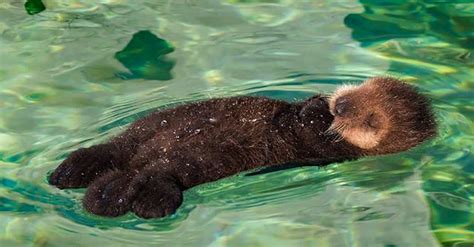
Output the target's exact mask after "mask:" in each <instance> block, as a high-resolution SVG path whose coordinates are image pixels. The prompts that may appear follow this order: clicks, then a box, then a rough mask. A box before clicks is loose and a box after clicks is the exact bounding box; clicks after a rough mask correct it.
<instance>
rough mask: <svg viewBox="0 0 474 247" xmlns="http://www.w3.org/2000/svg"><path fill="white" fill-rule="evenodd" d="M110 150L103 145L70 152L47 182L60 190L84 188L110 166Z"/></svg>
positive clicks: (111, 155) (111, 157) (111, 158)
mask: <svg viewBox="0 0 474 247" xmlns="http://www.w3.org/2000/svg"><path fill="white" fill-rule="evenodd" d="M113 158H114V157H113V154H112V149H111V148H110V147H109V146H107V145H104V144H101V145H97V146H92V147H90V148H81V149H78V150H76V151H74V152H72V153H71V154H70V155H69V157H67V158H66V159H65V160H64V161H63V162H62V163H61V164H60V165H59V166H58V167H57V168H56V170H54V172H53V173H52V174H51V176H49V178H48V182H49V183H50V184H51V185H54V186H56V187H58V188H60V189H66V188H84V187H87V185H89V184H90V183H91V182H92V181H93V180H94V179H95V178H97V177H99V176H100V175H101V174H102V173H104V172H105V171H107V170H108V169H110V168H111V166H112V162H111V161H112V160H113Z"/></svg>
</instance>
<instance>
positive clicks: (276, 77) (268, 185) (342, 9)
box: [0, 0, 474, 247]
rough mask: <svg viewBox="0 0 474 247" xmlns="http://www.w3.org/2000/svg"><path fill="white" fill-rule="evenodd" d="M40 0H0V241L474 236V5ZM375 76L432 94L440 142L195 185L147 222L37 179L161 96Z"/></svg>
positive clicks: (170, 98) (175, 98)
mask: <svg viewBox="0 0 474 247" xmlns="http://www.w3.org/2000/svg"><path fill="white" fill-rule="evenodd" d="M42 2H43V3H44V5H45V7H46V9H45V10H44V11H42V10H41V8H37V9H33V10H29V13H30V14H28V13H27V11H26V10H25V8H24V6H23V4H24V2H23V1H15V0H1V1H0V85H1V87H0V245H1V246H92V245H93V246H99V245H101V246H138V245H140V246H189V245H192V246H439V245H445V246H458V247H459V246H472V245H473V243H474V233H473V231H474V224H473V222H474V213H473V211H474V208H473V196H474V177H473V172H474V158H473V143H474V134H473V133H474V131H473V130H474V125H473V119H474V108H473V98H474V94H473V92H474V91H473V89H474V79H473V78H474V58H473V56H474V55H473V54H472V52H473V48H474V4H471V3H468V1H459V3H456V1H449V2H444V1H428V0H426V1H416V2H415V1H411V2H409V1H395V0H392V1H375V0H371V1H368V0H360V2H358V1H355V0H339V1H329V0H327V1H322V0H321V1H306V0H266V1H265V0H260V1H257V0H253V1H252V0H246V1H244V0H240V1H239V0H222V1H217V0H214V1H212V0H199V1H198V0H173V1H156V0H148V1H146V0H137V1H127V0H102V1H92V0H82V1H79V0H43V1H42ZM36 12H38V13H36ZM140 31H143V32H140ZM137 47H138V48H137ZM140 47H141V48H143V49H142V50H140ZM137 49H138V50H137ZM156 57H158V59H156ZM384 74H391V75H394V76H398V77H401V78H404V79H406V80H408V81H409V82H410V83H412V84H415V85H417V86H418V87H419V88H420V90H421V91H422V92H423V93H425V94H426V95H428V96H429V97H430V98H432V99H433V104H434V106H435V110H436V114H437V117H438V119H439V123H440V130H439V136H438V137H437V138H436V139H435V140H433V141H430V142H428V143H426V144H424V145H422V146H420V147H417V148H415V149H413V150H410V151H408V152H404V153H400V154H395V155H388V156H383V157H370V158H365V159H361V160H359V161H354V162H346V163H342V164H335V165H330V166H328V167H326V168H317V167H307V168H299V169H293V170H286V171H280V172H275V173H270V174H265V175H260V176H243V175H239V176H235V177H231V178H228V179H224V180H221V181H218V182H216V183H210V184H205V185H202V186H199V187H196V188H193V189H191V190H189V191H187V192H186V193H185V201H184V204H183V206H182V207H181V208H180V209H179V210H178V212H177V213H176V214H175V215H173V216H170V217H167V218H164V219H155V220H143V219H139V218H136V217H135V216H133V215H126V216H124V217H120V218H114V219H107V218H101V217H97V216H94V215H91V214H88V213H86V212H85V211H84V210H83V209H82V207H81V204H80V200H81V198H82V196H83V193H84V190H66V191H60V190H57V189H55V188H53V187H51V186H49V185H48V184H47V183H46V176H47V174H48V173H49V172H50V171H51V170H53V169H54V168H55V167H56V166H57V165H58V164H59V163H60V162H61V160H62V159H64V158H65V157H66V155H67V154H68V153H70V152H71V151H73V150H75V149H77V148H79V147H84V146H89V145H93V144H96V143H100V142H101V141H104V140H106V139H107V138H110V137H111V136H113V135H115V134H117V133H118V132H120V131H121V130H123V129H124V128H125V127H126V124H128V123H130V122H131V121H133V120H134V119H137V118H138V117H139V116H142V115H143V114H146V113H147V112H149V111H150V110H152V109H154V108H157V107H165V106H170V105H173V104H177V103H180V102H186V101H193V100H198V99H205V98H209V97H220V96H230V95H242V94H250V95H264V96H269V97H274V98H280V99H286V100H297V99H303V98H305V97H307V96H309V95H311V94H313V93H315V92H326V93H329V92H331V91H332V90H334V88H335V87H336V86H337V85H339V84H341V83H343V82H346V81H354V82H360V81H362V80H363V79H365V78H367V77H371V76H375V75H384Z"/></svg>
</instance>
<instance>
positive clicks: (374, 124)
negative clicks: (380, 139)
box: [366, 113, 379, 129]
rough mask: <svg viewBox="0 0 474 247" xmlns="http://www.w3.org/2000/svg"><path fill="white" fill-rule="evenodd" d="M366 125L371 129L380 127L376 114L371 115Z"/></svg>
mask: <svg viewBox="0 0 474 247" xmlns="http://www.w3.org/2000/svg"><path fill="white" fill-rule="evenodd" d="M366 124H367V126H369V128H372V129H376V128H378V127H379V120H378V117H377V115H375V113H370V114H369V116H368V117H367V119H366Z"/></svg>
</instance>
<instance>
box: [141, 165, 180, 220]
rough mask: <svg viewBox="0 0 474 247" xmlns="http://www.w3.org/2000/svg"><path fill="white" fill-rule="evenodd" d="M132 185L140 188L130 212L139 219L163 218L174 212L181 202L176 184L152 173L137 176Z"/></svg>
mask: <svg viewBox="0 0 474 247" xmlns="http://www.w3.org/2000/svg"><path fill="white" fill-rule="evenodd" d="M133 183H135V186H136V188H140V189H139V190H138V194H137V196H136V197H135V200H134V202H133V204H132V211H133V212H134V213H135V214H136V215H137V216H139V217H142V218H158V217H165V216H167V215H170V214H173V213H174V212H176V209H178V207H179V206H180V205H181V203H182V201H183V193H182V191H181V189H180V188H179V186H178V185H177V184H176V182H174V181H173V180H171V179H168V178H166V177H164V176H161V175H159V174H154V172H152V171H149V172H144V173H142V174H139V175H138V176H137V177H135V178H134V182H133ZM135 186H134V187H135Z"/></svg>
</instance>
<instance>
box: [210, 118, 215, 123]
mask: <svg viewBox="0 0 474 247" xmlns="http://www.w3.org/2000/svg"><path fill="white" fill-rule="evenodd" d="M209 122H210V123H216V122H217V119H216V118H213V117H211V118H209Z"/></svg>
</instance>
